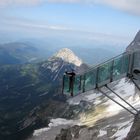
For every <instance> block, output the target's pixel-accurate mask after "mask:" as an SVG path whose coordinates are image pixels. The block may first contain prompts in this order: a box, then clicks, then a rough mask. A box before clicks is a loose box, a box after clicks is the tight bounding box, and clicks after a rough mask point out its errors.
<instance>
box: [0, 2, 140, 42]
mask: <svg viewBox="0 0 140 140" xmlns="http://www.w3.org/2000/svg"><path fill="white" fill-rule="evenodd" d="M0 18H1V19H0V37H1V36H2V37H4V36H3V35H5V37H6V36H10V35H11V36H15V37H20V36H21V37H22V36H23V37H35V36H36V37H48V36H53V35H58V36H59V35H60V36H69V37H72V36H74V37H82V38H88V39H91V40H92V39H93V40H99V41H108V42H109V41H116V42H121V41H122V43H123V42H124V43H126V44H127V43H128V42H130V40H132V39H133V37H134V35H135V34H136V32H137V31H138V30H139V29H140V0H0Z"/></svg>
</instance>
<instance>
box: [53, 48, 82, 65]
mask: <svg viewBox="0 0 140 140" xmlns="http://www.w3.org/2000/svg"><path fill="white" fill-rule="evenodd" d="M54 57H57V58H61V59H62V60H64V61H66V62H68V63H72V64H75V65H76V66H80V65H81V64H82V60H81V59H79V58H78V57H77V56H76V55H75V54H74V53H73V52H72V51H71V50H70V49H68V48H63V49H61V50H59V51H58V52H57V53H56V54H55V55H54Z"/></svg>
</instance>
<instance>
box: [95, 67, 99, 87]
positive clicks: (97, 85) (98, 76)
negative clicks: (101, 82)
mask: <svg viewBox="0 0 140 140" xmlns="http://www.w3.org/2000/svg"><path fill="white" fill-rule="evenodd" d="M98 74H99V67H97V72H96V86H95V88H98V78H99V76H98Z"/></svg>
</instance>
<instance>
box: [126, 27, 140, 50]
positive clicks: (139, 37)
mask: <svg viewBox="0 0 140 140" xmlns="http://www.w3.org/2000/svg"><path fill="white" fill-rule="evenodd" d="M136 50H140V30H139V31H138V32H137V34H136V36H135V38H134V40H133V41H132V42H131V43H130V45H129V46H128V47H127V48H126V51H136Z"/></svg>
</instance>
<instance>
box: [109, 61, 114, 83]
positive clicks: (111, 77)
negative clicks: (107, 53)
mask: <svg viewBox="0 0 140 140" xmlns="http://www.w3.org/2000/svg"><path fill="white" fill-rule="evenodd" d="M113 69H114V59H113V60H112V64H111V73H110V82H112V81H113Z"/></svg>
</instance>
